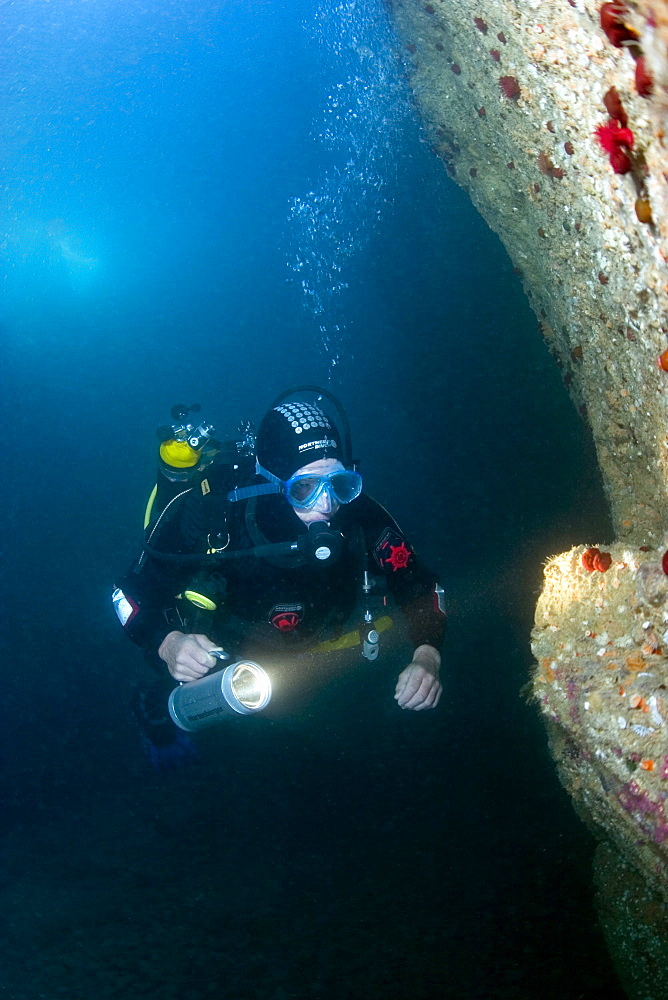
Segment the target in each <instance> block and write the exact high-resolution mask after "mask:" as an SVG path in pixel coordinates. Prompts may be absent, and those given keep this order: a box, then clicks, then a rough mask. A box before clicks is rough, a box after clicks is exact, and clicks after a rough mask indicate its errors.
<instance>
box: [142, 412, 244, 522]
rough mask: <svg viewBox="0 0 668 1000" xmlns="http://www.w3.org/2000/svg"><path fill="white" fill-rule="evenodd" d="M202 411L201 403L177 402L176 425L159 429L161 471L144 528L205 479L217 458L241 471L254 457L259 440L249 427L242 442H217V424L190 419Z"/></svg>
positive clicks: (174, 415)
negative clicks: (244, 460)
mask: <svg viewBox="0 0 668 1000" xmlns="http://www.w3.org/2000/svg"><path fill="white" fill-rule="evenodd" d="M199 412H200V404H199V403H193V404H192V406H185V405H184V404H183V403H175V405H174V406H173V407H172V408H171V411H170V416H171V418H172V421H173V422H172V423H171V424H165V425H163V426H161V427H158V429H157V435H158V440H159V441H160V448H159V453H158V472H157V479H156V484H155V486H154V487H153V490H152V492H151V495H150V497H149V499H148V503H147V505H146V512H145V515H144V529H147V528H148V527H149V526H150V525H154V524H155V522H156V521H157V520H158V519H159V518H160V516H161V515H162V513H163V512H164V511H165V510H166V508H167V507H168V505H169V504H170V503H171V501H172V500H174V499H176V497H177V496H179V495H181V494H182V493H183V492H185V491H186V490H188V489H190V488H191V487H192V486H193V485H194V484H195V483H196V482H197V481H198V480H201V478H202V472H203V471H204V469H206V468H207V466H209V465H211V463H212V462H213V461H214V459H216V458H218V459H219V460H220V461H222V462H227V463H229V465H230V467H232V468H237V463H238V462H239V460H240V459H241V458H242V457H244V456H248V455H252V454H253V450H254V447H255V441H254V438H253V435H252V434H251V431H250V427H249V426H245V427H243V428H242V434H243V438H242V439H241V440H240V441H223V442H221V441H217V440H216V439H215V438H214V437H213V434H214V431H215V427H214V426H213V424H210V423H208V422H207V421H206V420H200V421H199V423H196V422H195V419H190V414H198V413H199Z"/></svg>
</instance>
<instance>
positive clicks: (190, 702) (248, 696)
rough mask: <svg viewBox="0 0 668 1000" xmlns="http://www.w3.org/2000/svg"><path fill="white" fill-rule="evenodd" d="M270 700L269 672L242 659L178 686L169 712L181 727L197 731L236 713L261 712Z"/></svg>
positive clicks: (188, 730) (173, 693) (171, 696)
mask: <svg viewBox="0 0 668 1000" xmlns="http://www.w3.org/2000/svg"><path fill="white" fill-rule="evenodd" d="M270 700H271V681H270V680H269V675H268V674H267V672H266V671H265V670H263V668H262V667H260V666H259V665H258V664H257V663H253V661H252V660H238V661H237V662H236V663H230V665H229V666H227V667H225V669H224V670H218V671H217V672H216V673H215V674H208V675H207V676H206V677H202V678H201V679H200V680H198V681H189V683H187V684H182V685H181V686H180V687H177V688H175V689H174V691H172V693H171V694H170V696H169V714H170V716H171V718H172V722H175V723H176V725H177V726H179V728H180V729H185V730H186V732H189V733H194V732H197V731H198V730H199V729H207V728H208V727H209V726H215V725H216V724H217V723H218V722H222V720H223V719H230V718H233V717H234V716H235V715H252V714H254V713H255V712H261V711H262V709H263V708H266V707H267V705H268V704H269V702H270Z"/></svg>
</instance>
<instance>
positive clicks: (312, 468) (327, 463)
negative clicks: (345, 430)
mask: <svg viewBox="0 0 668 1000" xmlns="http://www.w3.org/2000/svg"><path fill="white" fill-rule="evenodd" d="M345 468H346V467H345V465H343V464H342V463H341V462H339V460H338V459H337V458H321V459H319V460H318V461H317V462H311V463H310V464H309V465H303V466H302V467H301V469H297V471H296V472H295V473H293V475H295V476H309V475H310V476H327V475H329V474H330V472H345ZM340 506H341V505H340V503H339V502H338V500H335V499H334V497H332V496H330V493H329V490H328V489H324V490H323V491H322V493H321V494H320V496H319V497H318V499H317V500H316V502H315V503H314V505H313V506H312V507H310V508H309V509H308V510H300V509H299V508H298V507H293V508H292V509H293V510H294V512H295V514H296V515H297V517H298V518H299V520H300V521H302V522H303V523H304V524H313V522H314V521H331V519H332V518H333V517H334V515H335V514H336V512H337V510H338V509H339V507H340Z"/></svg>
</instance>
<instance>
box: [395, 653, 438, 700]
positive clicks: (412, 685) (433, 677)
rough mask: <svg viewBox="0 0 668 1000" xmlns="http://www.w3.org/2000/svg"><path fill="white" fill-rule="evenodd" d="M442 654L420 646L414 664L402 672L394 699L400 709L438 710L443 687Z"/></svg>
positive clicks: (414, 657) (414, 655)
mask: <svg viewBox="0 0 668 1000" xmlns="http://www.w3.org/2000/svg"><path fill="white" fill-rule="evenodd" d="M440 668H441V654H440V653H439V651H438V650H437V649H435V648H434V647H433V646H418V648H417V649H416V650H415V652H414V653H413V662H412V663H410V664H409V665H408V666H407V667H406V669H405V670H402V671H401V673H400V674H399V679H398V680H397V686H396V689H395V692H394V697H395V700H396V702H397V705H398V706H399V708H412V709H414V710H415V711H416V712H419V711H420V710H421V709H423V708H436V706H437V705H438V703H439V700H440V697H441V692H442V691H443V685H442V684H441V682H440V680H439V679H438V674H439V670H440Z"/></svg>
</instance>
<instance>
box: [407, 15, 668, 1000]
mask: <svg viewBox="0 0 668 1000" xmlns="http://www.w3.org/2000/svg"><path fill="white" fill-rule="evenodd" d="M388 2H389V5H390V8H391V10H392V13H393V16H394V19H395V23H396V26H397V31H398V34H399V38H400V42H401V45H402V58H403V59H404V61H405V65H406V67H407V72H408V75H409V79H410V82H411V85H412V88H413V92H414V94H415V99H416V102H417V104H418V107H419V109H420V111H421V114H422V117H423V120H424V122H425V124H426V126H427V129H428V132H429V135H430V138H431V141H432V143H433V146H434V148H435V149H436V151H437V152H438V153H439V155H440V156H441V158H442V159H443V161H444V163H445V166H446V168H447V170H448V173H449V174H450V175H451V176H452V177H453V178H454V179H455V180H456V181H457V182H458V183H459V184H460V185H461V186H462V187H463V188H465V189H466V190H467V191H468V192H469V194H470V197H471V199H472V201H473V202H474V204H475V205H476V207H477V208H478V210H479V211H480V213H481V214H482V215H483V217H484V218H485V219H486V221H487V222H488V224H489V225H490V226H491V228H492V229H494V230H495V231H496V232H497V233H498V235H499V236H500V238H501V239H502V240H503V242H504V244H505V246H506V248H507V250H508V253H509V255H510V257H511V259H512V261H513V264H514V267H515V269H516V271H517V273H518V274H520V275H521V278H522V281H523V284H524V288H525V291H526V294H527V296H528V298H529V301H530V302H531V305H532V307H533V309H534V311H535V313H536V317H537V319H538V325H539V328H540V333H541V334H542V336H543V337H544V338H545V340H546V342H547V344H548V346H549V348H550V351H551V353H552V355H553V357H554V360H555V362H556V364H557V365H558V366H559V368H560V370H561V372H562V375H563V380H564V384H565V386H566V388H567V389H568V391H569V392H570V394H571V396H572V398H573V401H574V403H575V405H576V406H577V408H578V409H579V411H580V413H581V415H582V417H583V419H586V420H587V421H588V423H589V425H590V427H591V431H592V434H593V437H594V441H595V444H596V450H597V455H598V461H599V464H600V468H601V472H602V474H603V478H604V481H605V485H606V489H607V494H608V498H609V502H610V508H611V514H612V518H613V524H614V526H615V532H616V535H617V541H616V542H615V543H614V544H612V545H609V546H605V547H603V546H601V547H600V548H599V547H598V546H590V547H589V548H587V546H586V545H580V546H579V547H577V548H574V549H572V550H571V551H570V552H566V553H563V554H562V555H559V556H556V557H555V558H554V559H551V560H550V561H549V562H548V564H547V566H546V569H545V584H544V587H543V592H542V594H541V597H540V599H539V602H538V606H537V609H536V622H535V628H534V633H533V652H534V655H535V656H536V659H537V661H538V664H537V667H536V671H535V674H534V678H533V694H534V697H535V699H536V700H537V702H538V703H539V705H540V709H541V712H542V713H543V716H544V718H545V721H546V725H547V729H548V737H549V743H550V749H551V752H552V755H553V757H554V759H555V762H556V764H557V768H558V771H559V775H560V778H561V780H562V782H563V784H564V785H565V787H566V789H567V790H568V791H569V793H570V794H571V796H572V799H573V802H574V804H575V807H576V809H577V811H578V813H579V814H580V815H581V816H582V818H583V819H584V820H585V822H587V823H588V825H589V826H590V827H591V829H592V830H593V831H594V832H595V834H596V835H597V837H598V838H599V840H600V841H601V846H600V848H599V850H598V853H597V861H596V883H597V889H598V906H599V912H600V916H601V920H602V923H603V925H604V928H605V933H606V936H607V939H608V943H609V947H610V951H611V954H612V957H613V959H614V961H615V965H616V968H617V971H618V974H619V976H620V979H621V980H622V982H623V983H624V987H625V989H626V990H627V992H628V994H629V996H631V997H638V998H640V997H646V996H657V997H658V996H666V995H668V971H666V970H668V929H667V928H668V699H667V698H666V690H667V689H668V552H666V547H667V546H668V534H666V533H665V532H666V527H667V525H666V501H667V499H668V497H667V482H668V419H667V418H668V409H667V405H666V401H667V399H668V267H667V264H666V262H667V261H668V143H667V140H666V131H668V3H667V2H666V0H660V2H656V3H652V4H651V5H650V4H649V3H647V2H645V0H638V2H633V0H629V2H624V3H622V2H621V0H620V2H613V3H601V2H596V3H595V2H592V0H553V2H550V3H546V2H542V0H476V2H475V3H474V4H470V3H468V2H466V0H388ZM574 541H575V540H574ZM578 541H584V540H583V539H579V540H578ZM606 549H607V550H608V551H606Z"/></svg>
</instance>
